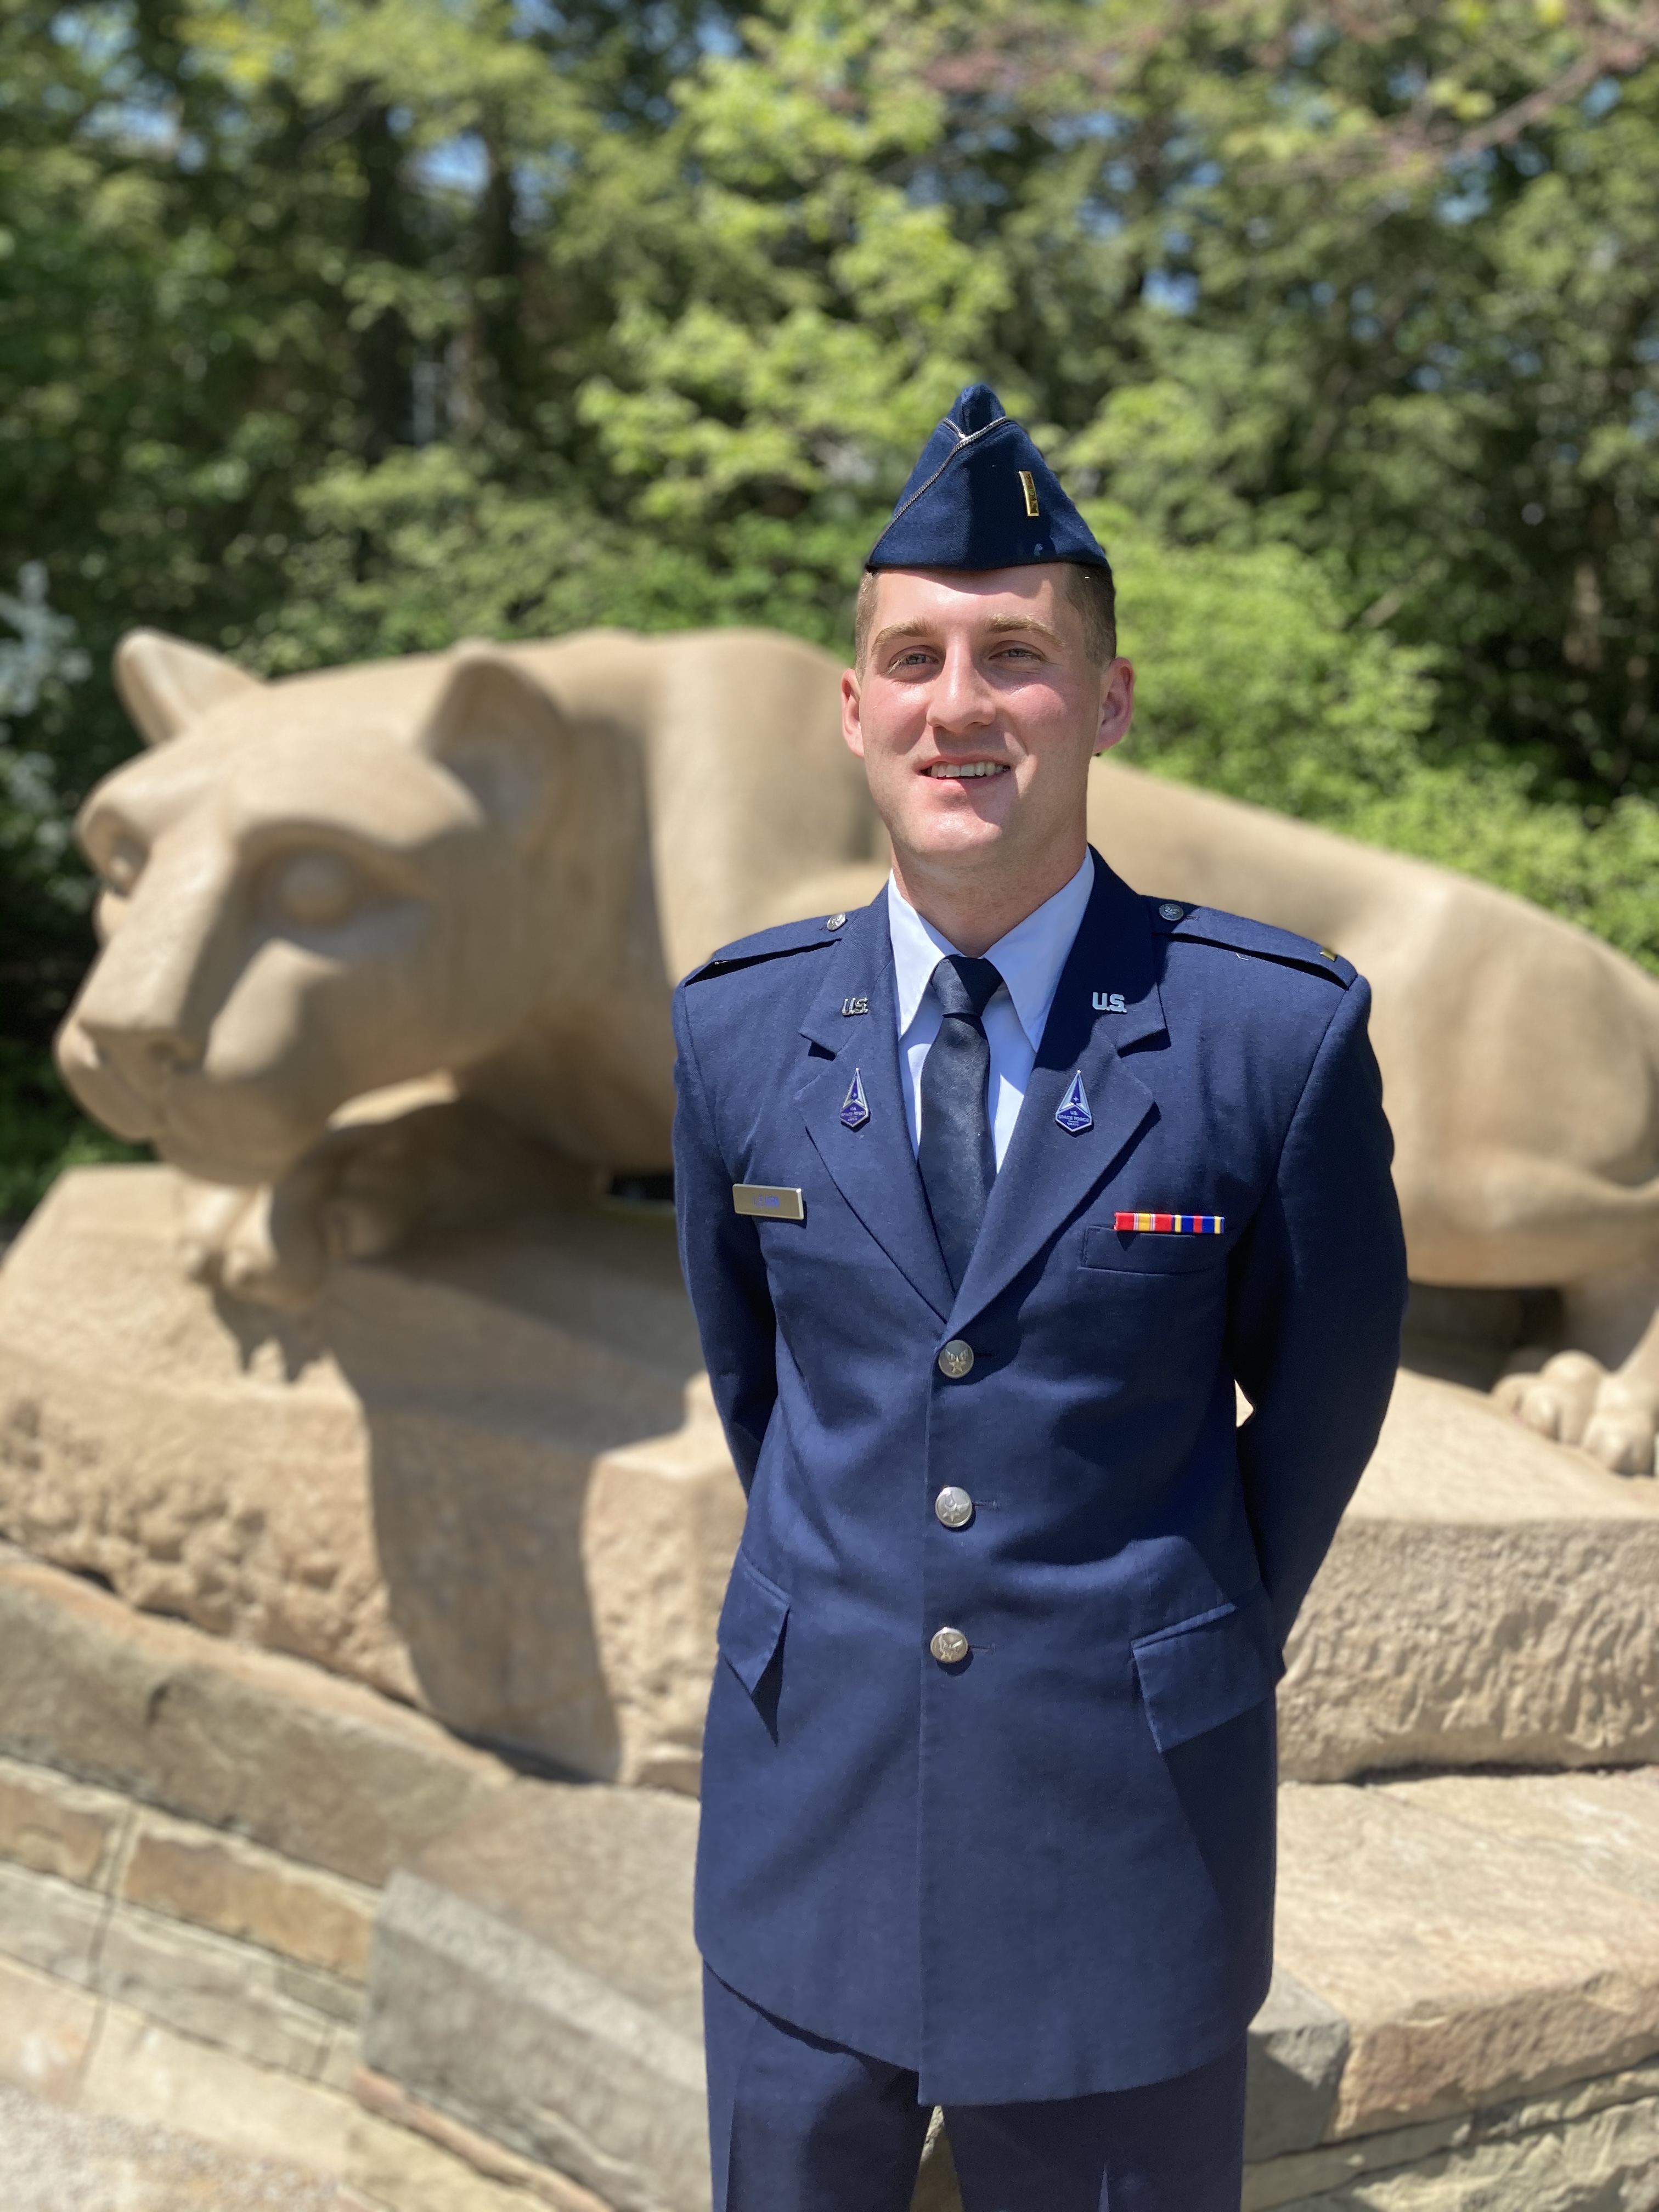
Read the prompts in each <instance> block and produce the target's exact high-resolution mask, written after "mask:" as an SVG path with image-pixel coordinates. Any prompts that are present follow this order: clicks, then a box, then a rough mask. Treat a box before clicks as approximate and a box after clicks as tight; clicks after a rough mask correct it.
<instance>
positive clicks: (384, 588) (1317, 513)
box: [0, 0, 1659, 1047]
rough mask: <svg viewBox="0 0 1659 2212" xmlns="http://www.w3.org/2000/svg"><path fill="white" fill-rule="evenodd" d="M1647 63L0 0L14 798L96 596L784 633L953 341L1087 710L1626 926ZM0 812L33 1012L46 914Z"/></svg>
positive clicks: (1032, 3) (849, 554) (1026, 19)
mask: <svg viewBox="0 0 1659 2212" xmlns="http://www.w3.org/2000/svg"><path fill="white" fill-rule="evenodd" d="M1656 55H1659V8H1656V6H1655V5H1654V0H1454V4H1450V5H1448V4H1444V0H1322V4H1319V5H1314V4H1291V0H1217V3H1216V4H1206V5H1198V4H1195V0H1158V4H1156V5H1154V4H1152V0H972V4H969V0H860V4H859V5H857V6H853V5H849V4H846V0H839V4H838V0H812V4H807V0H767V4H764V5H763V6H761V7H759V8H758V9H757V10H756V11H755V12H753V13H750V14H738V13H737V12H735V11H733V12H730V13H726V12H722V10H721V8H720V5H719V4H718V0H710V4H708V5H706V6H705V5H703V4H702V0H330V4H329V5H328V7H326V8H323V7H320V6H319V5H317V4H316V0H239V4H237V5H235V6H231V5H228V4H227V0H88V3H87V4H84V5H70V6H69V7H63V6H59V5H57V4H55V0H53V4H48V0H0V578H6V577H10V576H12V575H15V574H17V572H18V571H19V569H20V568H21V567H22V565H23V564H24V563H26V562H41V563H44V565H45V568H46V572H47V574H49V576H50V580H51V593H52V604H53V605H54V606H55V607H56V608H58V610H59V611H61V612H62V614H63V615H64V617H68V618H70V619H72V620H73V622H74V623H75V624H76V635H77V637H78V640H79V644H80V648H81V649H82V650H84V651H85V652H86V653H88V654H89V655H90V657H91V659H92V662H93V665H94V674H93V676H92V678H90V680H88V682H87V683H85V684H81V685H79V686H78V687H76V688H75V689H74V690H73V692H72V694H71V693H70V692H69V691H67V690H62V689H61V688H60V690H59V692H58V694H57V695H54V696H50V697H49V696H44V695H43V696H42V698H41V699H40V701H39V702H37V703H36V705H35V708H33V711H32V713H31V714H28V715H27V716H26V717H23V718H22V719H21V720H20V721H19V729H18V732H15V733H14V749H16V748H19V747H21V750H22V751H23V752H25V753H27V754H28V755H29V757H31V758H32V759H33V760H34V761H35V762H36V763H39V764H40V765H38V766H37V768H36V769H34V770H32V771H31V773H33V774H34V775H35V778H36V786H37V787H38V788H41V789H44V788H46V787H50V789H51V791H52V793H53V794H55V797H54V805H56V806H57V808H58V820H59V822H60V823H61V816H62V812H63V810H64V808H65V807H67V806H69V805H71V804H72V803H73V800H74V799H75V797H76V793H78V792H79V791H80V790H81V789H82V788H84V787H85V786H86V784H87V783H88V781H89V780H90V779H91V778H92V777H93V776H94V775H96V774H97V773H99V772H100V770H101V769H103V768H104V767H106V765H108V764H109V763H111V762H112V760H114V759H115V758H117V757H119V755H120V754H121V752H122V751H123V750H125V749H126V748H127V747H128V746H129V745H130V744H131V742H132V740H131V732H129V731H128V729H127V728H126V726H125V722H124V721H123V720H122V718H121V716H120V715H119V714H118V710H117V708H115V705H114V702H113V699H112V695H111V692H110V690H109V687H108V684H107V678H106V675H105V674H104V671H105V670H106V666H107V661H108V654H109V650H110V647H111V646H112V643H113V641H114V639H115V638H116V636H117V635H118V633H119V632H120V630H122V629H125V627H127V626H129V625H130V624H131V623H139V622H148V623H157V624H160V625H162V626H164V627H167V628H171V629H176V630H179V631H180V632H182V633H184V634H185V635H189V636H191V637H194V638H196V639H198V640H200V641H204V642H206V643H210V644H214V645H217V646H219V647H222V648H224V649H227V650H229V651H232V652H234V653H237V654H238V655H239V656H240V657H241V658H242V659H245V660H246V662H247V663H248V664H249V665H252V666H254V667H257V668H259V669H262V670H265V671H286V670H290V669H295V668H300V667H303V666H307V665H315V664H317V663H319V662H324V661H330V660H336V659H346V658H352V657H358V656H362V655H365V654H371V653H398V652H404V651H408V650H411V649H415V648H418V647H431V646H440V645H443V644H447V643H448V642H449V641H452V640H453V638H455V637H456V636H458V635H466V634H482V635H538V634H549V633H552V632H555V631H557V630H560V629H567V628H569V627H572V626H574V625H577V624H580V623H588V622H593V621H601V620H605V621H623V622H628V623H635V624H639V625H641V626H645V627H663V626H667V625H672V624H678V623H704V622H725V621H762V622H768V623H775V624H778V625H780V626H781V627H784V628H787V629H793V630H796V631H798V632H799V633H801V634H803V635H808V636H812V637H816V638H818V639H820V640H823V641H833V642H838V641H841V640H842V639H843V638H844V636H845V634H846V629H847V622H848V608H849V605H850V597H851V589H852V586H853V583H854V580H855V575H856V570H857V567H858V563H859V561H860V556H861V555H862V553H863V551H864V550H865V548H866V545H867V544H869V542H870V540H871V538H872V537H873V535H874V533H875V531H876V529H877V527H878V524H879V520H880V518H881V516H882V514H883V513H884V511H885V508H886V507H887V506H888V504H889V503H890V501H891V499H892V496H893V495H894V492H895V491H896V488H897V485H898V484H899V483H900V482H902V477H903V475H904V472H905V471H906V468H907V466H908V462H909V460H910V459H911V458H912V457H913V456H914V453H915V450H916V449H917V447H918V445H919V444H920V442H921V439H922V438H923V437H924V436H925V435H926V434H927V429H928V428H929V427H930V426H931V424H932V423H933V421H934V420H935V419H936V418H937V416H938V415H939V412H940V411H941V410H942V409H943V407H944V406H945V404H947V403H948V401H949V399H950V398H951V395H952V393H953V392H954V391H955V390H956V388H957V386H958V385H960V384H961V383H962V382H963V381H965V380H968V379H969V378H970V377H985V378H987V379H989V380H991V381H993V382H994V383H995V384H996V385H997V386H998V387H999V389H1000V391H1001V392H1002V394H1003V396H1004V398H1005V399H1006V402H1007V404H1009V405H1010V407H1011V409H1012V410H1015V411H1017V412H1018V413H1020V414H1022V415H1023V416H1024V419H1025V420H1026V421H1027V422H1029V423H1030V426H1031V427H1032V428H1033V430H1034V431H1035V432H1036V435H1037V436H1038V437H1039V439H1040V440H1041V441H1042V442H1043V444H1044V445H1045V447H1047V448H1048V450H1049V451H1051V452H1052V453H1053V454H1054V457H1055V459H1056V460H1057V462H1058V464H1059V465H1060V467H1061V470H1062V472H1063V474H1064V475H1065V476H1066V480H1067V481H1068V482H1069V483H1071V484H1072V486H1073V489H1075V490H1076V491H1078V492H1079V495H1084V496H1085V497H1088V498H1091V499H1095V500H1098V501H1103V502H1104V503H1105V504H1104V506H1103V508H1102V513H1103V516H1104V518H1105V522H1106V526H1107V529H1108V532H1109V539H1108V542H1109V544H1110V546H1111V548H1112V550H1113V551H1114V553H1115V557H1116V562H1117V566H1118V568H1119V572H1120V580H1121V588H1122V592H1123V606H1124V616H1125V623H1126V633H1127V635H1128V637H1129V638H1130V640H1131V641H1133V644H1134V645H1135V647H1136V649H1137V650H1138V652H1139V653H1140V655H1141V657H1142V659H1143V660H1144V662H1145V663H1146V666H1145V670H1144V675H1145V678H1146V681H1145V684H1144V687H1143V697H1144V699H1145V702H1146V714H1145V721H1144V724H1143V727H1142V731H1141V734H1140V735H1139V738H1138V739H1137V740H1136V743H1137V745H1138V748H1139V755H1140V757H1143V758H1146V759H1150V760H1152V762H1153V763H1154V764H1157V765H1161V766H1163V767H1164V768H1165V769H1168V770H1169V771H1170V772H1171V773H1176V774H1181V775H1194V776H1199V777H1201V778H1202V779H1203V780H1205V781H1209V782H1212V783H1214V784H1217V785H1218V786H1220V787H1225V788H1228V789H1231V790H1238V791H1243V792H1244V793H1246V794H1247V795H1249V796H1253V797H1256V798H1260V799H1264V800H1267V802H1268V803H1271V804H1273V805H1281V806H1285V807H1288V808H1290V809H1291V810H1293V811H1302V812H1304V813H1308V814H1310V815H1311V816H1314V817H1317V818H1320V819H1322V820H1327V821H1331V822H1334V823H1337V824H1338V825H1339V826H1342V827H1346V828H1350V829H1354V830H1355V831H1356V832H1357V833H1358V834H1360V835H1364V836H1375V837H1380V838H1383V839H1385V840H1388V841H1390V842H1397V843H1400V844H1401V845H1404V846H1406V847H1407V848H1411V849H1413V850H1419V851H1425V852H1429V853H1431V854H1433V855H1434V856H1435V857H1437V858H1440V859H1443V860H1449V861H1450V862H1452V863H1453V864H1454V865H1462V866H1469V867H1473V868H1475V869H1477V870H1478V871H1480V872H1483V873H1487V874H1490V875H1492V876H1494V877H1496V878H1498V879H1499V880H1501V881H1504V882H1507V883H1510V884H1514V885H1515V887H1516V888H1518V889H1522V890H1527V891H1528V892H1529V893H1531V895H1533V896H1540V897H1543V898H1545V899H1547V900H1548V901H1549V902H1553V903H1554V904H1556V905H1558V906H1560V907H1562V908H1564V909H1565V910H1566V911H1568V912H1570V913H1572V914H1574V915H1577V916H1579V917H1580V918H1582V919H1584V920H1586V921H1589V923H1590V924H1591V925H1592V926H1594V927H1598V928H1601V929H1602V930H1604V931H1606V932H1607V933H1608V934H1609V935H1611V936H1612V937H1613V938H1614V939H1615V940H1616V941H1618V942H1620V943H1621V944H1623V945H1626V946H1627V947H1628V948H1630V949H1631V950H1632V951H1636V952H1637V953H1638V955H1639V956H1641V957H1644V958H1646V959H1648V960H1650V962H1653V963H1656V964H1659V915H1656V911H1655V908H1654V902H1653V901H1652V898H1651V896H1650V893H1649V892H1648V890H1647V888H1646V886H1647V883H1648V881H1649V880H1650V874H1651V868H1650V864H1651V862H1652V860H1654V859H1655V858H1656V857H1659V831H1656V820H1659V817H1656V815H1655V812H1654V805H1655V802H1656V800H1659V715H1656V712H1655V708H1654V702H1653V667H1652V658H1653V646H1652V638H1653V633H1654V628H1655V617H1656V613H1659V607H1656V598H1659V568H1656V562H1659V533H1656V529H1655V523H1656V509H1659V313H1656V287H1659V128H1656V125H1659V114H1656V109H1659V59H1656ZM17 719H18V718H16V717H14V720H17ZM24 723H27V727H25V726H24ZM42 777H44V778H45V782H44V783H42V782H41V781H40V779H41V778H42ZM14 811H15V810H14ZM33 834H34V833H33V832H32V833H31V835H32V836H33ZM7 835H8V836H9V838H10V842H9V843H7V844H6V845H5V848H4V857H3V866H4V869H5V871H6V878H5V884H4V888H3V895H0V896H3V904H0V921H3V923H4V926H5V930H6V935H7V945H8V948H9V949H8V953H7V958H8V962H9V973H10V974H15V975H17V976H18V977H19V978H20V985H19V987H18V989H17V990H15V992H13V993H11V994H9V1004H8V1009H7V1012H6V1016H5V1020H4V1033H6V1034H9V1035H11V1036H15V1037H18V1038H21V1040H23V1042H25V1044H27V1045H29V1046H31V1047H33V1046H38V1045H39V1043H40V1041H41V1040H42V1039H43V1038H44V1036H45V1035H46V1032H47V1030H49V1028H50V1026H51V1024H52V1021H53V1020H54V1019H55V1018H56V1017H57V1014H58V1012H60V1011H61V1006H62V1001H63V997H64V991H65V989H66V988H67V987H68V977H69V972H70V969H72V968H73V965H74V964H75V959H76V958H78V957H82V953H83V951H84V940H83V938H82V936H81V934H80V933H81V931H82V927H83V925H82V921H81V920H80V919H79V916H78V915H76V912H75V902H76V893H75V889H74V884H73V881H72V878H71V876H70V874H69V873H66V872H65V869H64V866H63V865H62V864H61V861H60V860H54V861H52V864H51V866H46V868H45V872H44V873H43V872H42V866H41V851H40V848H39V847H38V843H37V844H36V845H34V846H31V847H30V848H29V852H28V853H27V854H25V853H24V851H23V848H22V846H21V845H20V844H19V843H18V842H17V839H16V837H15V836H11V833H9V832H8V833H7ZM26 842H27V841H26ZM31 855H32V857H31ZM71 955H73V957H70V956H71Z"/></svg>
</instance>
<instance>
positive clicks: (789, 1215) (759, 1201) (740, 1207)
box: [732, 1182, 806, 1221]
mask: <svg viewBox="0 0 1659 2212" xmlns="http://www.w3.org/2000/svg"><path fill="white" fill-rule="evenodd" d="M732 1212H733V1213H753V1214H756V1215H757V1216H758V1217H759V1218H760V1219H761V1220H763V1221H805V1218H806V1201H805V1199H804V1198H803V1197H802V1196H801V1194H800V1193H799V1190H796V1189H792V1188H790V1187H789V1185H787V1183H781V1182H734V1183H733V1184H732Z"/></svg>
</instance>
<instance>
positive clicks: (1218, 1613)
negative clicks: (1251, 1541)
mask: <svg viewBox="0 0 1659 2212" xmlns="http://www.w3.org/2000/svg"><path fill="white" fill-rule="evenodd" d="M1130 1650H1132V1651H1133V1654H1134V1662H1135V1673H1136V1674H1137V1675H1139V1680H1140V1695H1141V1699H1142V1702H1143V1703H1144V1704H1145V1705H1146V1719H1147V1723H1148V1724H1149V1726H1150V1727H1151V1729H1152V1741H1153V1742H1154V1743H1156V1744H1157V1746H1158V1749H1159V1750H1160V1751H1166V1752H1167V1751H1173V1750H1174V1749H1175V1747H1176V1745H1177V1744H1178V1743H1188V1742H1189V1741H1191V1740H1192V1738H1193V1737H1194V1736H1196V1735H1206V1734H1207V1732H1208V1731H1209V1730H1210V1729H1215V1728H1220V1727H1221V1726H1222V1724H1223V1723H1224V1722H1226V1721H1233V1720H1237V1718H1238V1717H1239V1715H1240V1714H1241V1713H1247V1712H1249V1710H1250V1708H1251V1706H1252V1705H1261V1703H1262V1701H1263V1699H1267V1698H1270V1697H1271V1696H1272V1695H1273V1686H1274V1684H1275V1683H1276V1682H1277V1681H1278V1680H1279V1676H1280V1675H1281V1674H1283V1673H1284V1671H1285V1662H1284V1661H1283V1659H1282V1658H1281V1657H1280V1656H1279V1647H1278V1645H1277V1644H1276V1643H1275V1642H1274V1640H1273V1616H1272V1614H1271V1613H1270V1611H1269V1609H1268V1606H1267V1597H1266V1594H1265V1593H1264V1592H1263V1591H1262V1590H1261V1589H1254V1590H1252V1591H1251V1592H1250V1593H1249V1595H1248V1596H1246V1597H1243V1598H1241V1599H1239V1600H1238V1601H1237V1604H1233V1605H1228V1606H1223V1607H1218V1608H1217V1609H1216V1610H1215V1611H1214V1612H1213V1613H1200V1614H1199V1615H1198V1616H1197V1618H1196V1619H1194V1620H1183V1621H1178V1622H1177V1623H1176V1626H1174V1627H1173V1628H1160V1629H1158V1631H1156V1632H1155V1633H1153V1634H1152V1635H1151V1636H1138V1637H1137V1638H1135V1640H1134V1642H1133V1644H1131V1646H1130Z"/></svg>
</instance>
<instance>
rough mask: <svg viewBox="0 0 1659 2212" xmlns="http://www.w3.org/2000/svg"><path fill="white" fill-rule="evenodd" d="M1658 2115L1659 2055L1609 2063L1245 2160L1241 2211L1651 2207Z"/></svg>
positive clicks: (1576, 2211) (1603, 2211)
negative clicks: (1521, 2092) (1314, 2145)
mask: <svg viewBox="0 0 1659 2212" xmlns="http://www.w3.org/2000/svg"><path fill="white" fill-rule="evenodd" d="M1656 2118H1659V2067H1656V2066H1644V2067H1638V2068H1635V2069H1632V2070H1630V2071H1627V2072H1625V2073H1621V2074H1610V2075H1601V2076H1600V2077H1599V2078H1598V2079H1597V2080H1595V2081H1582V2082H1578V2083H1577V2084H1575V2085H1574V2086H1573V2087H1570V2088H1567V2089H1564V2090H1559V2091H1557V2092H1555V2093H1553V2094H1551V2095H1549V2096H1547V2097H1533V2098H1526V2099H1523V2100H1520V2101H1518V2102H1515V2103H1511V2104H1506V2105H1493V2106H1486V2108H1485V2109H1483V2110H1482V2111H1480V2112H1468V2113H1461V2114H1459V2115H1457V2116H1456V2117H1455V2118H1447V2119H1443V2120H1431V2121H1429V2122H1426V2123H1425V2124H1423V2125H1421V2126H1419V2127H1410V2128H1393V2129H1389V2130H1384V2131H1383V2133H1381V2134H1378V2135H1366V2136H1349V2137H1348V2138H1347V2139H1346V2141H1344V2142H1336V2143H1327V2144H1325V2145H1323V2146H1322V2148H1319V2149H1317V2150H1311V2151H1302V2152H1297V2153H1295V2154H1292V2155H1291V2156H1289V2157H1286V2158H1277V2159H1272V2160H1268V2161H1267V2164H1265V2165H1262V2166H1247V2167H1246V2168H1245V2172H1244V2192H1243V2212H1319V2208H1324V2212H1334V2208H1338V2207H1344V2208H1347V2212H1363V2208H1364V2207H1365V2206H1368V2205H1370V2206H1385V2207H1392V2208H1396V2209H1397V2212H1495V2208H1497V2207H1499V2206H1503V2207H1506V2208H1507V2207H1510V2206H1513V2207H1515V2208H1516V2212H1535V2208H1536V2207H1537V2206H1538V2205H1540V2204H1543V2205H1547V2206H1548V2207H1551V2208H1553V2212H1611V2208H1612V2207H1613V2206H1615V2205H1617V2206H1619V2207H1621V2208H1625V2207H1637V2206H1639V2207H1641V2208H1643V2212H1651V2207H1652V2206H1653V2204H1654V2202H1655V2199H1654V2197H1653V2196H1652V2195H1651V2194H1649V2193H1645V2191H1644V2184H1645V2183H1646V2182H1647V2180H1648V2179H1650V2177H1649V2176H1648V2174H1647V2173H1646V2172H1645V2170H1644V2160H1646V2159H1648V2158H1649V2157H1650V2155H1651V2153H1650V2148H1649V2146H1650V2144H1651V2142H1652V2139H1653V2132H1654V2127H1655V2122H1656Z"/></svg>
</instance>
